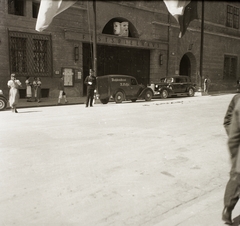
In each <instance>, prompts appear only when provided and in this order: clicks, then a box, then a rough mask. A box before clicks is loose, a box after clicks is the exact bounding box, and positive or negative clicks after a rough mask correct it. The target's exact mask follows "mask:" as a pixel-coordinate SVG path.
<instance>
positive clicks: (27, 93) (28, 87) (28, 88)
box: [25, 76, 32, 102]
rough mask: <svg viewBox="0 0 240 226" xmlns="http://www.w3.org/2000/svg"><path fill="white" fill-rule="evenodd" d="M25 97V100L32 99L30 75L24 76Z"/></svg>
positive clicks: (29, 100)
mask: <svg viewBox="0 0 240 226" xmlns="http://www.w3.org/2000/svg"><path fill="white" fill-rule="evenodd" d="M25 84H26V97H27V102H31V99H32V83H31V81H30V77H29V76H28V77H26V81H25Z"/></svg>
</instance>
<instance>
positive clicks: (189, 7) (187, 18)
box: [164, 0, 198, 38]
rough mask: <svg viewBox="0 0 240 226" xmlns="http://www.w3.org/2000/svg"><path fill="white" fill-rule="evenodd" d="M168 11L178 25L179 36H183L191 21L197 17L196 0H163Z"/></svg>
mask: <svg viewBox="0 0 240 226" xmlns="http://www.w3.org/2000/svg"><path fill="white" fill-rule="evenodd" d="M164 3H165V5H166V6H167V9H168V11H169V13H170V14H171V15H172V16H173V17H174V18H175V19H176V20H177V22H178V23H179V26H180V33H179V38H181V37H183V35H184V34H185V32H186V30H187V28H188V25H189V24H190V22H191V21H193V20H195V19H198V13H197V1H181V0H176V1H171V0H164Z"/></svg>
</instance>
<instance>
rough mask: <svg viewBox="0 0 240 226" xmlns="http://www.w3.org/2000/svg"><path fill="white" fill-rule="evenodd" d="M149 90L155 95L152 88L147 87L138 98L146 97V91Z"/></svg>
mask: <svg viewBox="0 0 240 226" xmlns="http://www.w3.org/2000/svg"><path fill="white" fill-rule="evenodd" d="M148 90H150V91H151V92H152V95H154V93H153V90H152V89H151V88H149V87H146V88H144V89H143V90H142V92H141V93H140V94H139V96H138V97H141V98H143V97H144V96H145V93H146V91H148Z"/></svg>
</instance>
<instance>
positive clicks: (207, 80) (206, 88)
mask: <svg viewBox="0 0 240 226" xmlns="http://www.w3.org/2000/svg"><path fill="white" fill-rule="evenodd" d="M210 84H211V80H210V78H209V77H208V75H206V77H205V79H204V81H203V91H204V93H206V94H208V91H209V87H210Z"/></svg>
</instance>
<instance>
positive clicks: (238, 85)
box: [237, 79, 240, 93]
mask: <svg viewBox="0 0 240 226" xmlns="http://www.w3.org/2000/svg"><path fill="white" fill-rule="evenodd" d="M239 92H240V80H239V79H238V80H237V93H239Z"/></svg>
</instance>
